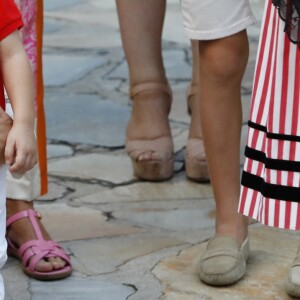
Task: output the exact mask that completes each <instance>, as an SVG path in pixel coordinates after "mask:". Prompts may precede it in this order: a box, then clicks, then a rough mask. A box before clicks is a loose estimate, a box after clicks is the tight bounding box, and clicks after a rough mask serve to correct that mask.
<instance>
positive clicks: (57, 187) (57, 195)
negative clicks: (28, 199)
mask: <svg viewBox="0 0 300 300" xmlns="http://www.w3.org/2000/svg"><path fill="white" fill-rule="evenodd" d="M67 193H68V188H67V187H66V186H64V185H63V184H61V183H57V182H52V181H50V182H48V193H47V194H46V195H44V196H41V197H38V198H37V199H36V200H38V201H55V200H58V199H61V198H63V197H64V196H65V195H66V194H67Z"/></svg>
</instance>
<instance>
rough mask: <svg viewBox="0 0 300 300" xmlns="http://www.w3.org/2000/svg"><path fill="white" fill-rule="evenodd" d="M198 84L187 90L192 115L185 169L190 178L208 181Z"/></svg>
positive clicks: (189, 110)
mask: <svg viewBox="0 0 300 300" xmlns="http://www.w3.org/2000/svg"><path fill="white" fill-rule="evenodd" d="M197 89H198V86H193V85H192V86H190V87H189V89H188V92H187V102H188V112H189V113H190V115H191V125H190V132H189V138H188V142H187V146H186V150H185V171H186V176H187V178H188V179H190V180H192V181H196V182H208V181H209V174H208V166H207V161H206V156H205V149H204V143H203V138H202V129H201V122H200V108H199V99H198V98H197V94H198V91H197Z"/></svg>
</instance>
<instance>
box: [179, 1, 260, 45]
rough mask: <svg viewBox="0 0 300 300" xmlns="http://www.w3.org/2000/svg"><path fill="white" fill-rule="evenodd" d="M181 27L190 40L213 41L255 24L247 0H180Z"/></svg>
mask: <svg viewBox="0 0 300 300" xmlns="http://www.w3.org/2000/svg"><path fill="white" fill-rule="evenodd" d="M181 10H182V16H183V25H184V29H185V32H186V35H187V36H188V37H189V38H190V39H191V40H214V39H219V38H224V37H227V36H230V35H233V34H235V33H238V32H240V31H242V30H244V29H246V27H248V26H249V25H251V24H253V23H255V17H254V16H253V14H252V11H251V8H250V4H249V0H181Z"/></svg>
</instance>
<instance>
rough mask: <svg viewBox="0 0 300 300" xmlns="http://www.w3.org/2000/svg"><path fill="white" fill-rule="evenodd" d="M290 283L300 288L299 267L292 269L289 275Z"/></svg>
mask: <svg viewBox="0 0 300 300" xmlns="http://www.w3.org/2000/svg"><path fill="white" fill-rule="evenodd" d="M289 278H290V281H291V282H292V283H293V284H295V285H298V286H299V288H300V266H297V267H293V268H291V270H290V273H289Z"/></svg>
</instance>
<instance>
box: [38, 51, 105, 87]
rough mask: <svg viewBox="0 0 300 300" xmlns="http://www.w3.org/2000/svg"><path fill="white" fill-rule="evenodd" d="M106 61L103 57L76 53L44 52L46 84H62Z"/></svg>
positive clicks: (75, 78) (77, 77) (74, 79)
mask: <svg viewBox="0 0 300 300" xmlns="http://www.w3.org/2000/svg"><path fill="white" fill-rule="evenodd" d="M105 63H106V59H105V57H100V56H85V55H76V54H60V55H58V54H44V55H43V66H44V80H45V85H46V86H56V87H57V86H64V85H66V84H68V83H70V82H72V81H76V80H78V79H80V78H82V77H84V76H85V75H86V74H88V73H89V72H91V71H92V70H94V69H96V68H98V67H100V66H102V65H103V64H105Z"/></svg>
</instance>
